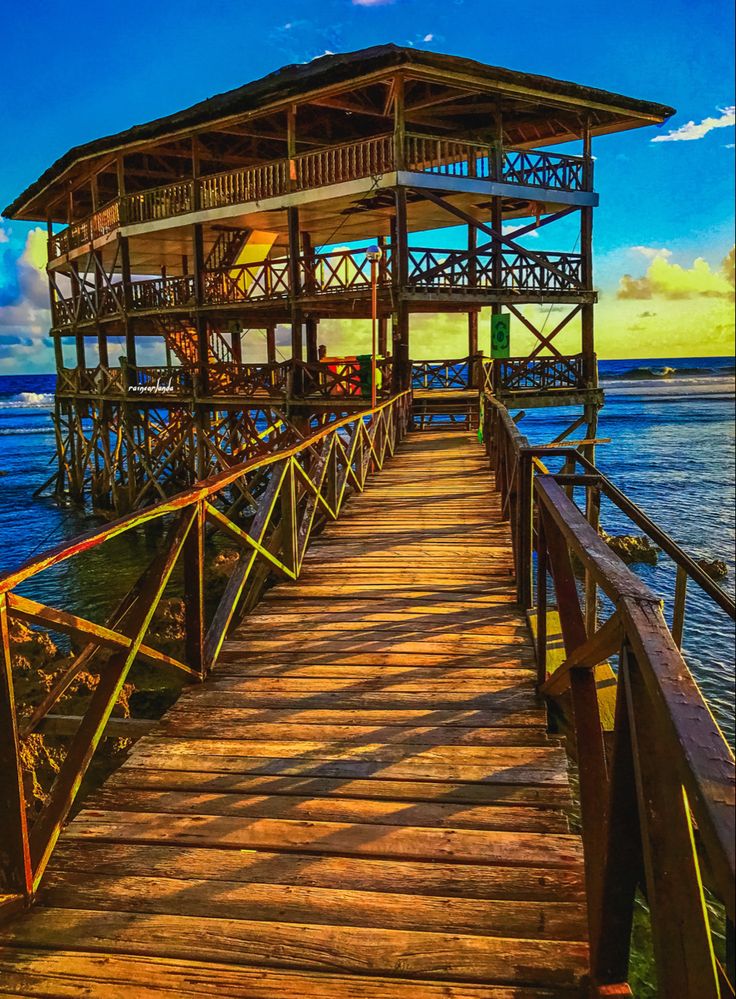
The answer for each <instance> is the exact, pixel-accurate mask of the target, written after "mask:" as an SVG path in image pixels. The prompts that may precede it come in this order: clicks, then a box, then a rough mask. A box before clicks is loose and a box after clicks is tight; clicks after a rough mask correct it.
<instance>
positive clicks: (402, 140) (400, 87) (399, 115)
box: [394, 75, 406, 170]
mask: <svg viewBox="0 0 736 999" xmlns="http://www.w3.org/2000/svg"><path fill="white" fill-rule="evenodd" d="M405 146H406V120H405V105H404V77H403V76H401V75H397V76H395V77H394V162H395V164H396V169H397V170H403V169H404V168H405V166H406V157H405Z"/></svg>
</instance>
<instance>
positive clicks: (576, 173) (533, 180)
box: [501, 149, 593, 191]
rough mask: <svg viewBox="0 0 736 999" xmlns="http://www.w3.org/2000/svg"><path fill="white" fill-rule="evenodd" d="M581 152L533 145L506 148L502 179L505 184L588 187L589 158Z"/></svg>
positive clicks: (561, 188)
mask: <svg viewBox="0 0 736 999" xmlns="http://www.w3.org/2000/svg"><path fill="white" fill-rule="evenodd" d="M587 170H588V171H589V174H588V176H587V177H586V161H585V159H584V158H583V157H582V156H568V155H564V154H562V153H548V152H542V151H539V150H536V149H507V150H505V151H504V155H503V171H502V175H501V177H502V179H503V180H504V181H505V182H506V183H507V184H519V185H521V186H523V187H542V188H545V189H546V190H552V191H589V190H592V187H593V183H592V181H593V178H592V162H589V163H588V164H587Z"/></svg>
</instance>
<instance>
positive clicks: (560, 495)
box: [484, 393, 736, 999]
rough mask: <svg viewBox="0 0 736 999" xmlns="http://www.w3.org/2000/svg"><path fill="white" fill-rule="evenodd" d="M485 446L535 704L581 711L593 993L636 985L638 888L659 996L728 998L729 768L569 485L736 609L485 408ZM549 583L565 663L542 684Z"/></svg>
mask: <svg viewBox="0 0 736 999" xmlns="http://www.w3.org/2000/svg"><path fill="white" fill-rule="evenodd" d="M484 439H485V442H486V447H487V449H488V452H489V455H490V457H491V462H492V466H493V468H494V469H495V472H496V487H497V488H498V489H499V490H500V491H501V493H502V498H503V502H504V510H506V511H507V514H508V517H509V519H510V521H511V528H512V538H513V542H514V553H515V557H516V566H517V586H518V588H519V597H520V600H522V602H523V603H524V605H525V606H530V605H531V599H530V598H531V587H532V560H531V552H532V547H533V544H536V550H537V571H536V585H537V598H536V606H535V608H534V613H535V615H536V622H537V658H538V670H539V683H540V689H541V691H542V692H544V693H546V694H547V695H548V696H552V697H555V698H557V699H559V698H563V702H562V703H563V710H564V705H565V704H566V703H569V706H571V708H572V713H571V714H570V712H569V711H566V715H567V716H568V721H569V724H570V726H571V728H572V734H573V742H574V748H575V754H576V757H577V762H578V769H579V775H580V805H581V814H582V827H583V840H584V847H585V863H586V891H587V899H588V913H589V930H590V941H591V978H592V981H593V983H594V986H595V988H594V991H593V994H595V995H604V994H608V992H606V991H605V989H604V987H606V988H608V987H613V986H617V987H623V983H625V982H626V979H627V976H628V962H629V952H630V945H631V928H632V921H633V912H634V905H635V894H636V891H637V888H639V887H640V888H641V889H642V891H643V892H644V894H645V896H646V898H647V901H648V906H649V912H650V919H651V924H652V937H653V942H654V955H655V961H656V964H657V977H658V986H659V989H660V994H661V995H663V996H664V995H667V996H669V995H673V996H674V995H677V996H678V997H682V999H700V997H706V996H707V997H709V999H716V997H720V996H724V995H730V994H732V991H730V990H732V984H731V983H732V981H733V969H732V968H731V969H728V968H724V967H722V966H721V965H720V964H719V962H717V961H716V960H715V958H714V954H713V944H712V938H711V929H710V926H709V922H708V917H707V909H706V905H705V895H704V887H703V886H704V884H706V885H707V887H708V889H709V890H710V891H711V892H712V893H713V895H714V896H715V897H716V898H717V899H718V900H719V902H720V903H721V904H722V905H723V906H724V907H725V911H726V913H727V915H728V918H729V919H730V920H733V919H734V887H735V885H736V861H735V857H734V839H735V832H736V830H735V828H734V817H735V815H736V808H735V801H734V784H735V778H736V770H735V768H734V758H733V754H732V753H731V750H730V748H729V746H728V744H727V743H726V741H725V739H724V737H723V735H722V733H721V731H720V729H719V727H718V725H717V723H716V721H715V719H714V718H713V715H712V714H711V712H710V710H709V708H708V706H707V704H706V702H705V700H704V698H703V696H702V694H701V692H700V690H699V688H698V685H697V683H696V681H695V680H694V678H693V677H692V675H691V673H690V671H689V670H688V667H687V665H686V663H685V661H684V660H683V658H682V654H681V652H680V650H679V647H678V644H679V643H678V641H677V640H676V638H675V636H673V634H672V632H671V631H670V629H669V628H668V626H667V624H666V622H665V619H664V616H663V613H662V602H661V600H660V598H659V597H658V596H657V595H656V594H655V593H653V592H652V590H651V589H650V588H649V587H648V586H647V585H646V584H644V583H643V582H642V581H641V580H640V579H639V578H638V577H637V576H636V575H635V574H634V573H633V572H632V571H631V569H629V568H628V566H626V565H625V564H624V563H623V562H622V561H621V559H620V558H619V557H618V556H617V555H615V554H614V553H613V552H612V551H611V549H610V548H609V547H608V545H607V544H606V543H605V542H604V540H603V539H602V538H601V536H600V534H599V532H598V529H597V522H596V526H595V527H594V526H592V525H591V524H590V523H588V521H587V520H586V517H585V516H584V515H583V513H582V512H581V510H580V509H579V508H578V506H577V505H576V504H575V503H574V502H573V500H572V499H571V498H570V497H569V496H568V495H567V494H566V492H565V489H564V488H563V485H561V484H560V483H562V484H564V485H565V486H566V487H575V486H579V487H583V488H585V489H586V491H587V490H590V489H595V490H599V491H600V493H601V494H602V495H607V496H609V497H610V498H611V499H612V501H613V502H614V503H616V505H617V506H618V507H619V509H621V510H622V511H623V512H625V513H627V515H629V516H631V518H632V520H634V522H635V523H637V524H638V526H639V527H640V528H641V529H642V530H644V531H646V533H647V534H648V535H649V536H652V537H654V538H655V539H656V540H657V543H658V544H659V546H660V547H661V548H662V549H663V550H664V551H666V553H667V554H668V555H670V556H671V557H672V558H673V559H674V561H675V562H676V563H677V565H678V567H680V569H681V571H682V572H683V573H685V574H686V575H687V577H688V578H690V579H692V580H693V581H694V582H695V583H697V585H699V586H701V588H702V589H703V591H704V592H705V593H706V594H707V595H708V596H709V597H711V598H712V599H713V600H714V602H715V603H716V604H717V605H718V606H719V607H721V608H722V609H723V610H725V611H726V612H727V613H728V614H729V615H730V617H731V618H734V602H733V600H732V599H731V598H730V597H728V595H727V594H725V593H724V592H723V591H722V590H720V588H717V587H716V584H714V583H713V581H712V580H709V579H708V577H707V576H706V574H705V573H703V571H702V569H700V567H699V566H697V565H696V564H695V563H694V562H693V561H692V559H690V557H689V556H688V555H686V553H685V552H683V551H682V549H681V548H680V547H679V546H678V545H677V544H676V543H675V542H674V541H673V540H672V539H671V538H670V537H669V536H668V535H667V534H666V532H664V531H662V529H661V528H659V527H657V525H655V524H654V523H653V522H652V521H651V520H650V519H649V518H648V517H647V516H646V515H645V514H644V513H643V512H642V511H640V510H639V508H638V507H636V505H635V504H633V503H632V502H631V501H630V500H629V499H628V497H626V496H625V495H624V494H623V493H622V492H621V491H620V490H618V489H617V487H615V486H614V485H613V483H611V482H610V480H609V479H608V478H607V477H606V476H604V475H602V473H601V472H600V471H599V470H598V469H597V468H596V466H595V465H594V464H593V463H592V462H591V461H589V460H588V459H587V458H585V457H584V456H582V455H581V454H580V453H579V452H578V451H577V450H576V449H575V448H573V447H570V446H562V445H561V446H559V447H558V446H553V447H551V448H550V447H546V448H541V447H534V446H531V445H530V443H529V441H528V440H527V438H526V437H525V436H524V435H523V434H522V433H521V431H520V430H519V428H518V427H517V426H516V424H515V423H514V421H513V420H512V419H511V416H510V414H509V413H508V410H507V409H506V408H505V407H504V406H503V404H502V403H501V402H500V401H499V400H498V399H496V398H495V397H494V396H493V395H492V394H490V393H486V395H485V427H484ZM551 455H554V456H556V457H558V458H564V459H565V462H566V467H572V468H573V469H574V467H575V464H576V463H578V464H579V465H580V466H581V467H582V474H575V473H571V472H569V471H568V472H565V473H564V474H562V475H559V476H558V475H555V474H554V473H550V472H549V471H548V469H547V468H546V466H545V465H543V464H542V463H541V462H540V461H539V457H540V456H544V458H545V461H546V460H547V459H548V458H549V457H550V456H551ZM535 468H536V473H537V474H536V475H535ZM558 478H559V479H560V482H558V481H557V480H558ZM573 557H574V559H575V560H576V561H577V562H578V564H579V565H580V566H581V567H582V569H583V571H584V573H585V575H586V579H591V580H592V581H593V582H594V584H595V585H594V586H593V587H592V588H591V587H589V586H588V585H586V587H585V588H584V592H585V599H586V601H587V600H590V599H592V600H593V601H595V600H596V588H597V587H600V589H601V590H602V592H603V593H605V594H606V597H607V598H608V601H609V602H610V606H611V607H612V611H611V612H610V614H609V617H608V620H607V621H605V622H604V623H603V624H602V625H601V626H600V627H598V625H597V624H595V623H593V622H595V621H596V615H595V614H594V615H590V613H589V608H588V607H587V606H581V601H580V596H579V593H578V587H577V586H576V584H575V577H574V573H573V569H572V561H571V559H572V558H573ZM550 572H551V577H552V582H553V589H554V593H555V596H556V610H557V613H558V614H559V619H560V624H561V628H562V638H563V643H564V649H565V660H564V661H563V663H562V665H561V666H560V667H558V668H557V669H556V671H555V672H554V673H553V674H552V676H551V677H548V676H547V643H548V634H547V632H548V627H547V599H548V593H549V587H548V578H547V577H548V573H550ZM589 629H591V630H589ZM595 629H597V630H595ZM614 654H617V655H618V657H619V658H618V683H617V696H616V711H615V721H614V727H613V732H612V733H610V735H609V736H608V737H607V740H604V736H603V727H602V725H601V718H600V713H599V707H598V700H597V692H596V683H595V669H596V667H598V666H599V665H600V664H602V663H604V662H605V661H606V660H607V659H608V658H609V657H610V656H611V655H614ZM606 741H608V750H606V748H605V742H606ZM732 929H733V926H732V925H731V927H730V931H732ZM596 988H597V989H598V991H595V989H596ZM617 994H618V993H617Z"/></svg>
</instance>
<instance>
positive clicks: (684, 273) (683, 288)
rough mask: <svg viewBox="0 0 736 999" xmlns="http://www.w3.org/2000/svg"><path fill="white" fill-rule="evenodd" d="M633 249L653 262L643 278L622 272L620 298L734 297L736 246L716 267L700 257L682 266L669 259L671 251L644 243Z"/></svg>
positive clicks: (618, 292)
mask: <svg viewBox="0 0 736 999" xmlns="http://www.w3.org/2000/svg"><path fill="white" fill-rule="evenodd" d="M633 249H635V250H637V251H638V252H640V253H642V254H643V255H644V256H646V257H647V258H648V259H649V260H650V261H651V263H650V264H649V267H648V268H647V272H646V274H645V275H644V276H643V277H632V275H631V274H624V275H623V277H622V278H621V280H620V282H619V287H618V291H617V293H616V297H617V298H619V299H627V298H632V299H637V300H648V299H652V298H663V299H668V300H681V299H685V298H722V299H733V297H734V247H732V248H731V249H730V250H729V252H728V253H727V255H726V256H725V257H724V259H723V260H722V262H721V266H720V268H719V269H717V270H714V269H712V268H711V266H710V264H709V263H708V262H707V260H704V259H703V258H702V257H697V258H696V259H695V260H694V261H693V263H692V266H691V267H682V266H681V265H680V264H674V263H671V261H670V259H669V258H670V257H671V256H672V253H671V251H669V250H667V249H664V248H662V249H654V248H651V247H642V246H636V247H633Z"/></svg>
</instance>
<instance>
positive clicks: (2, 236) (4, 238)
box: [0, 226, 10, 243]
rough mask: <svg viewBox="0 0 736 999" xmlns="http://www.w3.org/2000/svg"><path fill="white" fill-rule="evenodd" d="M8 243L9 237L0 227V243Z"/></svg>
mask: <svg viewBox="0 0 736 999" xmlns="http://www.w3.org/2000/svg"><path fill="white" fill-rule="evenodd" d="M9 241H10V236H8V234H7V232H6V231H5V229H3V227H2V226H0V243H8V242H9Z"/></svg>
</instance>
